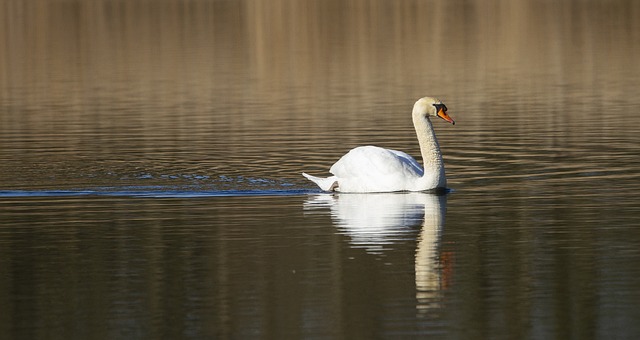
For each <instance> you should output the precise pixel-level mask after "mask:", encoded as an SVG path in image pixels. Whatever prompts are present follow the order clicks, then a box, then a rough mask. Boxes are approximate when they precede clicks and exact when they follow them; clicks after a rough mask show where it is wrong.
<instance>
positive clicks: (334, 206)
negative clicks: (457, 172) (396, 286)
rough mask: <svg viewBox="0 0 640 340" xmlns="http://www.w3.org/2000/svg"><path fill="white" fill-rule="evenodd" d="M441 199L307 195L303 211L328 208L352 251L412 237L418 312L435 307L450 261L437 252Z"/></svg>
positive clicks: (382, 248)
mask: <svg viewBox="0 0 640 340" xmlns="http://www.w3.org/2000/svg"><path fill="white" fill-rule="evenodd" d="M446 200H447V197H446V195H435V194H428V193H421V192H411V193H379V194H352V193H350V194H322V195H316V196H312V197H310V198H309V199H308V200H307V202H305V210H306V211H307V212H311V211H313V210H316V209H323V208H326V207H329V208H330V212H331V217H332V219H333V221H334V224H335V225H336V227H337V228H338V230H339V232H341V233H344V234H345V235H347V236H349V239H350V241H349V242H350V244H351V246H352V247H354V248H364V249H365V250H366V251H367V252H368V253H370V254H372V255H376V254H383V253H384V252H389V251H393V250H392V245H393V244H394V243H397V242H401V241H406V240H411V239H414V238H417V247H416V252H415V263H414V265H415V282H416V299H417V303H418V304H417V307H418V311H426V310H428V309H430V308H433V307H438V306H439V301H440V297H441V293H442V289H444V288H446V286H447V281H448V278H449V276H450V274H451V273H450V267H451V266H450V265H451V263H450V259H449V256H448V255H447V254H446V253H441V252H439V248H440V247H439V244H440V235H441V231H442V228H443V227H444V217H445V211H446Z"/></svg>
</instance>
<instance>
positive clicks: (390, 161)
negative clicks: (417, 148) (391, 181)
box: [330, 146, 423, 180]
mask: <svg viewBox="0 0 640 340" xmlns="http://www.w3.org/2000/svg"><path fill="white" fill-rule="evenodd" d="M330 171H331V173H332V174H334V175H336V176H337V177H339V178H354V177H359V178H369V179H370V180H376V179H377V178H380V179H381V178H386V177H389V176H394V177H397V178H415V177H420V176H422V173H423V171H422V167H420V165H419V164H418V162H416V160H415V159H413V157H411V156H409V155H408V154H406V153H404V152H401V151H396V150H390V149H384V148H380V147H377V146H361V147H357V148H355V149H352V150H351V151H349V152H348V153H347V154H346V155H344V156H342V158H340V160H338V161H337V162H336V163H335V164H334V165H333V166H332V167H331V170H330Z"/></svg>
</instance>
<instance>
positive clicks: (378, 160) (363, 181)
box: [302, 97, 455, 193]
mask: <svg viewBox="0 0 640 340" xmlns="http://www.w3.org/2000/svg"><path fill="white" fill-rule="evenodd" d="M411 115H412V117H413V126H414V127H415V129H416V135H417V137H418V142H419V144H420V152H421V153H422V161H423V163H424V169H423V168H422V167H421V166H420V164H418V162H417V161H416V160H415V159H414V158H413V157H411V156H409V155H408V154H406V153H404V152H402V151H397V150H391V149H384V148H381V147H377V146H371V145H367V146H359V147H357V148H355V149H352V150H350V151H349V152H348V153H347V154H345V155H344V156H342V158H340V159H339V160H338V161H337V162H335V164H333V166H331V169H330V170H329V172H331V174H332V175H333V176H330V177H326V178H321V177H316V176H312V175H309V174H307V173H304V172H303V173H302V175H303V176H304V177H306V178H307V179H309V180H311V181H312V182H314V183H316V184H317V185H318V186H319V187H320V189H322V190H324V191H339V192H354V193H365V192H393V191H426V190H443V189H446V186H447V180H446V178H445V175H444V162H443V161H442V154H441V153H440V146H439V145H438V140H437V139H436V134H435V132H434V131H433V126H432V125H431V120H430V119H429V117H430V116H433V117H440V118H442V119H444V120H445V121H447V122H449V123H451V124H454V125H455V121H454V120H453V119H452V118H451V117H449V115H448V114H447V106H446V105H444V104H443V103H442V101H440V100H439V99H436V98H431V97H424V98H420V99H418V101H416V103H415V104H414V105H413V112H412V113H411Z"/></svg>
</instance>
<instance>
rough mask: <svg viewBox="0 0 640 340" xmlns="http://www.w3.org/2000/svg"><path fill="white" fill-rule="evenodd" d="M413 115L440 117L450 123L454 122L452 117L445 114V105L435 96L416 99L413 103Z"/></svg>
mask: <svg viewBox="0 0 640 340" xmlns="http://www.w3.org/2000/svg"><path fill="white" fill-rule="evenodd" d="M413 116H414V117H416V116H418V117H427V118H428V117H429V116H433V117H440V118H442V119H444V120H446V121H447V122H449V123H451V124H454V125H455V124H456V122H455V121H454V120H453V118H451V117H449V115H448V114H447V106H446V105H444V103H442V101H440V99H437V98H431V97H424V98H420V99H418V101H417V102H416V103H415V104H414V105H413Z"/></svg>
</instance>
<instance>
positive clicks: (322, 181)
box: [302, 172, 338, 191]
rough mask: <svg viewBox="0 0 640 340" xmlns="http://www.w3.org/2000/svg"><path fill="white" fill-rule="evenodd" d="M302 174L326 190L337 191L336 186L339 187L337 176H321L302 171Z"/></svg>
mask: <svg viewBox="0 0 640 340" xmlns="http://www.w3.org/2000/svg"><path fill="white" fill-rule="evenodd" d="M302 176H304V177H306V178H307V179H308V180H310V181H312V182H313V183H315V184H317V185H318V186H319V187H320V189H322V190H324V191H335V190H336V188H338V178H336V176H331V177H327V178H320V177H316V176H311V175H309V174H306V173H304V172H303V173H302Z"/></svg>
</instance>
